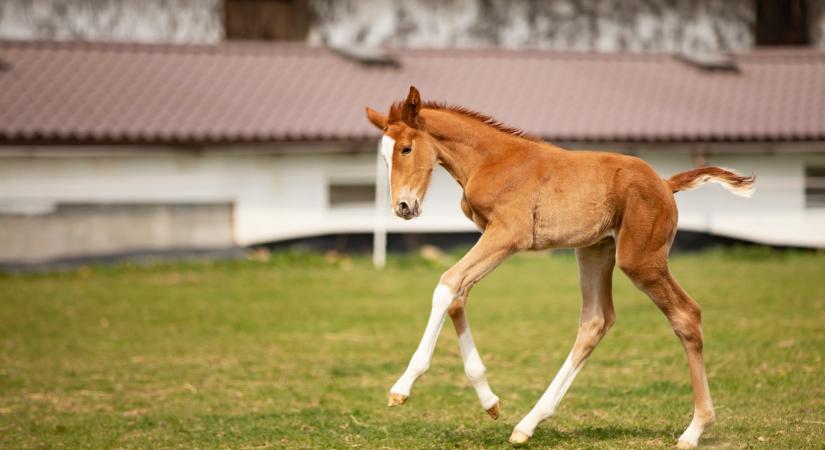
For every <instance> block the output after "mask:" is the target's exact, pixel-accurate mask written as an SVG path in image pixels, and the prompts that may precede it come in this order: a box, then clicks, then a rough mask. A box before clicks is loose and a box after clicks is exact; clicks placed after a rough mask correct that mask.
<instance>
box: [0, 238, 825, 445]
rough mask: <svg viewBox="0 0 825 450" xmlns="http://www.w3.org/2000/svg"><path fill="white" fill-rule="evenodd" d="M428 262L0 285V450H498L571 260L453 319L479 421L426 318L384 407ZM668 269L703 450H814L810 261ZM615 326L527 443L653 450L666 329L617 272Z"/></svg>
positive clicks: (529, 384)
mask: <svg viewBox="0 0 825 450" xmlns="http://www.w3.org/2000/svg"><path fill="white" fill-rule="evenodd" d="M444 267H445V266H444V265H441V264H434V263H427V262H424V261H421V260H418V259H415V258H403V259H398V258H396V259H393V260H391V262H390V267H389V268H388V269H386V270H384V271H382V272H377V271H374V270H373V269H372V268H371V267H370V265H369V261H368V260H367V259H361V258H356V259H354V260H350V259H342V260H337V261H334V262H329V261H326V260H325V259H324V258H323V257H322V256H313V255H309V256H299V255H293V254H288V253H286V254H276V255H273V256H272V257H271V258H268V259H266V260H250V261H236V262H221V263H187V264H176V265H161V266H153V267H116V268H97V267H93V268H90V269H88V268H85V269H82V270H78V271H75V272H71V273H62V274H48V275H2V276H0V447H5V448H69V449H77V448H238V449H241V448H283V447H287V448H346V447H361V448H381V447H384V448H507V447H509V445H508V444H507V438H508V436H509V435H510V431H511V429H512V427H513V426H514V425H515V424H516V423H517V422H518V420H519V419H520V418H521V417H522V416H523V415H524V414H525V413H527V411H528V410H529V409H530V408H531V407H532V405H533V404H534V402H535V401H536V400H537V399H538V397H539V396H540V394H541V393H542V392H543V391H544V389H545V388H546V386H547V384H548V383H549V382H550V380H551V378H552V377H553V375H555V372H556V371H557V370H558V368H559V366H560V365H561V363H562V362H563V360H564V358H565V356H566V355H567V352H568V351H569V350H570V347H571V345H572V342H573V340H574V337H575V333H576V327H577V322H578V310H579V305H580V300H579V292H578V281H577V271H576V266H575V260H574V258H573V257H572V255H570V254H555V255H553V256H548V255H546V254H532V255H524V256H518V257H515V258H513V259H511V260H510V261H508V262H507V263H506V264H504V265H503V266H502V267H501V268H500V269H498V270H497V271H496V272H494V273H493V274H492V275H490V276H489V277H488V278H487V279H485V280H484V281H483V282H482V283H481V284H480V285H479V286H478V287H476V288H475V289H474V291H473V295H472V297H471V301H470V305H469V310H468V311H469V312H468V314H469V318H470V321H471V324H472V327H473V334H474V335H475V338H476V342H477V344H478V346H479V349H480V352H481V354H482V357H483V359H484V362H485V364H486V365H487V367H488V377H489V380H490V383H491V385H492V386H493V389H494V390H495V392H496V393H497V394H498V395H499V396H500V397H501V399H502V416H501V418H500V419H499V420H498V421H495V422H494V421H492V420H490V419H489V418H488V417H487V415H486V414H485V413H484V411H483V410H482V409H481V408H480V406H479V405H478V402H477V400H476V398H475V394H474V392H473V390H472V388H471V387H469V384H468V382H467V381H466V379H465V377H464V373H463V369H462V367H461V361H460V357H459V354H458V346H457V344H456V339H455V337H454V334H453V332H452V329H451V327H450V326H449V325H447V326H445V328H444V332H443V333H442V336H441V339H440V341H439V344H438V348H437V349H436V353H435V357H434V360H433V363H432V365H431V368H430V371H429V372H428V373H427V374H426V375H425V376H424V377H422V378H421V379H419V381H418V383H417V384H416V386H415V389H414V391H413V395H412V397H411V398H410V399H409V401H408V402H407V404H406V405H404V406H402V407H399V408H394V409H389V408H387V407H386V406H385V402H386V395H387V391H388V389H389V387H390V386H391V385H392V384H393V382H395V380H396V378H397V377H398V376H399V375H400V374H401V372H402V371H403V369H404V367H405V365H406V363H407V361H408V359H409V357H410V356H411V355H412V352H413V350H414V349H415V346H416V345H417V343H418V340H419V338H420V336H421V333H422V331H423V329H424V324H425V322H426V320H427V315H428V313H429V307H430V295H431V293H432V288H433V287H434V286H435V284H436V282H437V280H438V276H439V275H440V273H441V272H442V271H443V270H444ZM672 270H673V272H674V274H675V276H676V278H677V279H678V280H679V281H680V282H681V284H682V285H683V286H684V287H685V289H686V290H687V291H688V292H690V293H691V295H692V296H693V297H694V298H696V299H697V301H699V303H700V304H701V305H702V307H703V313H704V318H705V322H704V331H705V337H706V347H705V349H706V362H707V367H708V373H709V377H710V385H711V392H712V393H713V395H714V400H715V403H716V410H717V415H718V422H717V424H716V426H715V427H714V428H712V429H711V430H710V431H709V432H708V433H707V434H706V437H705V439H703V441H702V443H703V444H704V445H705V446H707V447H718V448H731V447H733V448H770V449H774V448H823V442H825V370H823V368H824V367H823V366H824V365H823V357H825V255H823V254H821V253H820V254H802V253H778V252H772V251H767V250H765V251H733V252H732V251H726V252H711V253H705V254H700V255H687V256H677V257H674V258H673V259H672ZM614 279H615V302H616V309H617V314H618V321H617V323H616V326H615V327H614V328H613V330H612V331H611V332H610V334H608V336H607V337H606V338H605V340H604V342H603V343H602V344H601V346H600V347H599V348H597V349H596V351H595V352H594V354H593V356H592V357H591V359H590V361H589V363H588V366H587V367H586V368H585V369H584V370H583V371H582V372H581V374H580V375H579V377H578V378H577V379H576V382H575V383H574V384H573V387H572V388H571V390H570V392H569V393H568V395H567V397H566V398H565V399H564V401H563V402H562V404H561V407H560V408H559V411H558V412H557V415H556V417H554V418H552V419H550V420H548V421H547V422H545V423H543V424H542V425H540V426H539V428H538V429H537V431H536V433H535V435H534V437H533V439H532V441H531V444H530V445H529V447H530V448H553V447H557V448H662V447H668V446H671V445H673V444H674V443H675V441H676V438H677V437H678V435H679V434H680V433H681V432H682V430H683V429H684V428H685V427H686V426H687V424H688V422H689V421H690V417H691V412H692V403H691V401H692V400H691V391H690V382H689V376H688V370H687V363H686V361H685V357H684V355H683V352H682V349H681V346H680V345H679V342H678V340H677V339H676V337H675V336H674V335H673V333H672V332H671V330H670V328H669V326H668V324H667V322H666V320H665V319H664V317H663V316H662V315H661V313H659V311H658V310H657V309H656V308H655V307H654V306H653V304H652V303H651V302H650V301H649V300H648V299H647V298H645V297H643V296H642V294H640V293H639V292H638V291H637V290H636V289H635V288H633V287H632V285H631V284H630V283H629V282H628V281H627V279H626V278H625V277H624V275H623V274H621V273H616V274H615V275H614Z"/></svg>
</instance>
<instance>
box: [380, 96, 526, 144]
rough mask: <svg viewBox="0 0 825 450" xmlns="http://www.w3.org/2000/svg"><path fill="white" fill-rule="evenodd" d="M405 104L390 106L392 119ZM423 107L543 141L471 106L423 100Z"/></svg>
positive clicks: (401, 102)
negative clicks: (450, 113)
mask: <svg viewBox="0 0 825 450" xmlns="http://www.w3.org/2000/svg"><path fill="white" fill-rule="evenodd" d="M403 105H404V102H403V101H400V102H396V103H394V104H393V105H392V106H391V107H390V118H391V119H392V118H393V116H396V117H400V111H401V108H402V107H403ZM421 107H422V108H426V109H434V110H438V111H448V112H452V113H455V114H459V115H462V116H464V117H467V118H469V119H473V120H476V121H478V122H481V123H482V124H484V125H487V126H491V127H493V128H495V129H496V130H498V131H501V132H504V133H507V134H509V135H512V136H516V137H520V138H522V139H527V140H530V141H536V142H540V141H541V138H539V137H537V136H533V135H532V134H529V133H527V132H526V131H524V130H522V129H521V128H516V127H511V126H509V125H506V124H504V123H502V122H501V121H500V120H498V119H496V118H493V117H491V116H488V115H487V114H482V113H480V112H478V111H475V110H472V109H470V108H465V107H464V106H458V105H449V104H447V103H444V102H433V101H429V102H423V103H422V104H421Z"/></svg>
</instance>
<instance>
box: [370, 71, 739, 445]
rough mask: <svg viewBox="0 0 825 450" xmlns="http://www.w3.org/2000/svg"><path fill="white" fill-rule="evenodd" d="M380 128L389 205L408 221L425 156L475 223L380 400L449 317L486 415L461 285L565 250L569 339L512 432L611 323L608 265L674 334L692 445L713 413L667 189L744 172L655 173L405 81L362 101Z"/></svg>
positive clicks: (426, 177)
mask: <svg viewBox="0 0 825 450" xmlns="http://www.w3.org/2000/svg"><path fill="white" fill-rule="evenodd" d="M366 112H367V117H368V119H369V121H370V122H372V124H374V125H375V126H376V127H378V128H379V129H380V130H382V131H383V133H384V136H383V138H382V143H381V152H382V153H383V155H384V157H385V158H386V161H387V165H388V167H389V169H390V170H389V174H390V195H391V197H392V205H393V209H394V211H395V213H396V214H397V215H398V216H400V217H402V218H404V219H412V218H414V217H417V216H418V215H419V214H420V213H421V204H422V201H423V199H424V194H425V193H426V192H427V187H428V185H429V182H430V177H431V175H432V171H433V168H434V167H435V164H436V163H438V164H441V165H442V166H443V167H444V168H445V169H446V170H447V171H448V172H449V173H450V174H451V175H452V176H453V178H455V180H456V181H457V182H458V184H460V185H461V188H462V189H463V190H464V196H463V198H462V200H461V209H462V210H463V211H464V214H466V215H467V217H468V218H469V219H470V220H472V221H473V222H474V223H475V224H476V225H477V226H478V227H479V228H480V229H481V230H482V235H481V238H480V239H479V240H478V243H476V244H475V246H473V248H472V249H471V250H470V251H469V253H467V254H466V255H465V256H464V257H463V258H462V259H461V260H460V261H459V262H458V263H457V264H456V265H454V266H453V267H452V268H450V269H449V270H447V271H446V272H445V273H444V274H443V275H442V276H441V280H440V282H439V284H438V286H437V287H436V288H435V292H434V293H433V299H432V310H431V311H430V318H429V321H428V323H427V327H426V329H425V331H424V336H423V338H422V339H421V343H420V344H419V345H418V349H417V350H416V351H415V353H414V354H413V356H412V359H411V360H410V363H409V366H408V367H407V370H406V371H405V372H404V374H403V375H402V376H401V378H399V380H398V382H396V383H395V385H394V386H393V387H392V388H391V389H390V397H389V406H396V405H400V404H402V403H404V402H405V401H406V399H407V398H408V397H409V396H410V390H411V388H412V385H413V382H414V381H415V380H416V378H418V377H419V376H421V375H422V374H423V373H424V372H426V371H427V369H428V368H429V365H430V359H431V358H432V354H433V350H434V349H435V344H436V339H437V338H438V334H439V332H440V331H441V326H442V325H443V323H444V319H445V317H446V316H448V315H449V316H450V318H451V319H452V322H453V325H454V326H455V330H456V333H457V334H458V344H459V348H460V350H461V357H462V359H463V360H464V371H465V372H466V374H467V377H468V378H469V380H470V383H471V384H472V385H473V387H474V388H475V390H476V393H477V394H478V399H479V401H480V402H481V406H482V407H483V408H484V409H485V410H487V412H488V413H489V414H490V416H492V417H493V419H496V418H498V415H499V398H498V397H497V396H496V395H495V394H494V393H493V391H492V390H491V389H490V385H489V384H488V383H487V379H486V377H485V375H484V374H485V367H484V364H483V363H482V362H481V357H480V356H479V353H478V350H476V346H475V343H474V342H473V335H472V333H471V332H470V326H469V324H468V323H467V317H466V316H465V313H464V307H465V306H466V303H467V298H468V295H469V294H470V289H472V287H473V286H474V285H475V284H476V283H478V282H479V281H480V280H481V279H482V278H483V277H484V276H485V275H487V274H488V273H490V271H492V270H493V269H494V268H495V267H496V266H498V265H499V264H501V262H502V261H504V259H506V258H507V257H508V256H510V255H512V254H514V253H516V252H519V251H522V250H539V249H547V248H559V247H573V248H575V249H576V258H577V260H578V264H579V275H580V277H581V290H582V309H581V320H580V323H579V331H578V335H577V336H576V342H575V344H574V345H573V349H572V351H571V352H570V354H569V356H568V357H567V359H566V360H565V362H564V364H563V365H562V368H561V370H560V371H559V373H558V374H557V375H556V377H555V378H554V379H553V381H552V383H550V386H549V387H548V388H547V391H545V392H544V394H543V395H542V396H541V398H540V399H539V401H538V403H537V404H536V406H535V407H534V408H533V409H532V411H530V412H529V413H528V414H527V415H526V416H525V417H524V418H523V419H522V420H521V422H519V423H518V425H516V427H515V429H514V430H513V434H512V436H510V441H511V442H514V443H522V442H525V441H527V440H528V439H529V437H530V436H532V434H533V431H534V430H535V428H536V425H538V424H539V422H541V421H542V420H544V419H546V418H548V417H550V416H552V415H553V413H554V412H555V410H556V407H557V406H558V405H559V402H560V401H561V399H562V397H563V396H564V394H565V392H567V390H568V389H569V388H570V385H571V384H572V382H573V379H574V378H575V377H576V374H577V373H578V372H579V370H581V368H582V366H583V365H584V362H585V360H586V359H587V357H588V356H589V355H590V353H591V352H592V351H593V349H594V348H595V347H596V345H597V344H598V343H599V341H600V340H601V339H602V337H604V335H605V333H607V330H609V329H610V327H611V326H612V325H613V322H614V320H615V316H616V315H615V312H614V310H613V298H612V294H611V279H612V275H613V266H614V265H616V264H618V266H619V268H620V269H622V271H623V272H624V273H625V274H626V275H627V276H628V277H629V278H630V279H631V280H632V281H633V283H634V284H635V285H636V286H637V287H638V288H639V289H641V290H642V291H643V292H644V293H646V294H647V295H648V296H649V297H650V298H651V300H653V302H654V303H655V304H656V306H658V307H659V309H661V310H662V312H663V313H664V314H665V315H666V316H667V318H668V320H669V321H670V323H671V325H672V326H673V330H674V331H675V332H676V335H677V336H678V337H679V339H680V340H681V342H682V345H683V346H684V349H685V352H686V353H687V359H688V364H689V366H690V378H691V382H692V384H693V401H694V413H693V420H692V421H691V422H690V425H689V426H688V427H687V429H686V430H685V432H684V433H682V435H681V437H679V441H678V446H679V447H680V448H692V447H695V446H696V445H697V443H698V441H699V437H700V436H701V435H702V432H703V431H705V429H706V428H707V427H708V426H710V425H711V424H712V423H713V421H714V411H713V403H712V402H711V398H710V392H709V390H708V381H707V376H706V374H705V367H704V362H703V359H702V328H701V314H700V311H699V305H697V304H696V302H694V301H693V300H692V299H691V298H690V297H689V296H688V294H687V293H686V292H685V291H684V290H683V289H682V288H681V287H680V286H679V285H678V284H677V283H676V280H674V279H673V276H672V275H671V273H670V270H669V269H668V251H669V249H670V246H671V244H672V242H673V238H674V236H675V234H676V222H677V211H676V202H675V201H674V198H673V193H675V192H679V191H684V190H687V189H692V188H694V187H697V186H699V185H700V184H702V183H704V182H706V181H713V182H717V183H720V184H722V186H723V187H725V188H727V189H729V190H731V191H732V192H733V193H735V194H739V195H743V196H748V195H749V194H750V192H751V190H752V188H753V181H754V178H753V177H743V176H740V175H737V174H736V173H734V172H731V171H728V170H724V169H720V168H717V167H705V168H699V169H694V170H690V171H687V172H683V173H680V174H677V175H675V176H673V177H671V178H670V179H668V180H663V179H662V178H660V177H659V176H658V175H657V174H656V172H654V171H653V169H652V168H651V167H650V166H649V165H647V164H646V163H645V162H644V161H642V160H640V159H638V158H634V157H630V156H625V155H620V154H615V153H600V152H583V151H575V152H574V151H566V150H562V149H561V148H558V147H555V146H553V145H550V144H548V143H545V142H541V141H540V140H538V139H535V138H532V137H530V136H527V135H525V134H524V133H522V132H520V131H519V130H516V129H512V128H508V127H506V126H504V125H502V124H501V123H499V122H497V121H495V120H493V119H491V118H490V117H487V116H484V115H481V114H479V113H476V112H473V111H470V110H467V109H464V108H460V107H449V106H445V105H442V104H437V103H422V102H421V97H420V95H419V93H418V91H417V90H416V89H415V87H410V92H409V95H408V96H407V99H406V100H405V101H403V102H398V103H396V104H393V105H392V107H391V108H390V111H389V115H388V116H385V115H383V114H380V113H378V112H376V111H374V110H372V109H370V108H367V109H366Z"/></svg>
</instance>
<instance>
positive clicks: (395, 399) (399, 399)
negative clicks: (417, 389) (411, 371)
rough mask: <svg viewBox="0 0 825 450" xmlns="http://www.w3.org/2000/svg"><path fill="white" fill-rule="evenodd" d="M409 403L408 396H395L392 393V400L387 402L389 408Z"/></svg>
mask: <svg viewBox="0 0 825 450" xmlns="http://www.w3.org/2000/svg"><path fill="white" fill-rule="evenodd" d="M406 401H407V396H406V395H401V394H393V393H392V392H390V399H389V400H388V401H387V406H398V405H403V404H404V402H406Z"/></svg>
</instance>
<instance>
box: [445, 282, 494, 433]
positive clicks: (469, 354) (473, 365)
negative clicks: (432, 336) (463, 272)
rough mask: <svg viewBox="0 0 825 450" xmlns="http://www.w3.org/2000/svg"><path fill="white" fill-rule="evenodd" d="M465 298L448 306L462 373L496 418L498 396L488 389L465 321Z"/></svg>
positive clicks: (484, 370) (479, 357) (483, 404)
mask: <svg viewBox="0 0 825 450" xmlns="http://www.w3.org/2000/svg"><path fill="white" fill-rule="evenodd" d="M466 298H467V297H466V295H465V297H464V298H463V299H459V301H458V302H457V303H458V305H455V304H454V306H453V307H452V308H450V311H449V314H450V318H451V319H452V320H453V326H454V327H455V333H456V335H458V348H459V350H460V351H461V359H462V361H464V373H465V374H466V375H467V378H468V379H469V380H470V384H472V385H473V388H474V389H475V390H476V395H477V396H478V401H479V403H481V407H482V408H484V410H485V411H487V414H489V415H490V417H492V418H493V420H496V419H498V414H499V399H498V396H497V395H496V394H494V393H493V390H492V389H490V383H488V382H487V377H486V376H485V373H486V372H487V368H486V367H484V363H483V362H481V355H479V353H478V349H476V343H475V341H474V340H473V333H472V332H471V331H470V324H469V323H468V322H467V314H466V313H465V311H464V302H465V299H466Z"/></svg>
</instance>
